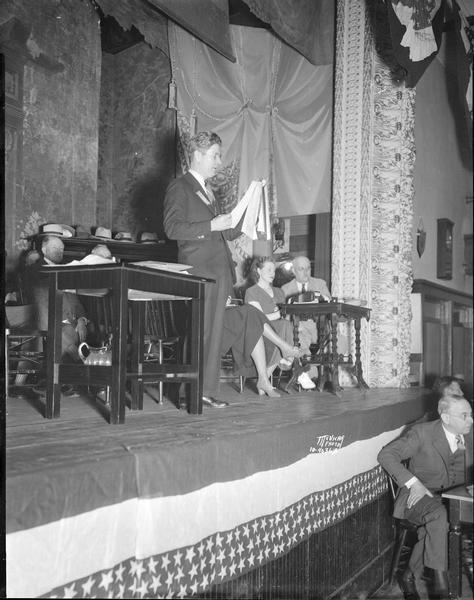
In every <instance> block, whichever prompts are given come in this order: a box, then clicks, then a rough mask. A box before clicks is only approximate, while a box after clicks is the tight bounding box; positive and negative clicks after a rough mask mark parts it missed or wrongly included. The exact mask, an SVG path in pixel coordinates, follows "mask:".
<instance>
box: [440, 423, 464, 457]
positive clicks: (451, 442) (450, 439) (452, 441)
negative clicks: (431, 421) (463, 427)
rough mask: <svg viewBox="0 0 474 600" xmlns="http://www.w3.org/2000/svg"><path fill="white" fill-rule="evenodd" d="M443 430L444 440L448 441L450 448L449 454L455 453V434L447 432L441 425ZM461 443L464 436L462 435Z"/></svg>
mask: <svg viewBox="0 0 474 600" xmlns="http://www.w3.org/2000/svg"><path fill="white" fill-rule="evenodd" d="M443 430H444V433H445V435H446V439H447V440H448V444H449V447H450V448H451V452H456V450H457V449H458V443H457V441H456V434H455V433H451V432H450V431H448V430H447V429H446V427H445V426H444V425H443ZM461 441H462V443H463V444H464V436H463V435H461Z"/></svg>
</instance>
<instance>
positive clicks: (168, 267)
mask: <svg viewBox="0 0 474 600" xmlns="http://www.w3.org/2000/svg"><path fill="white" fill-rule="evenodd" d="M130 264H131V265H136V266H137V267H148V268H149V269H158V270H159V271H173V272H174V273H184V274H187V275H189V273H188V269H192V268H193V267H192V266H191V265H183V264H181V263H168V262H161V261H159V260H141V261H139V262H133V263H130Z"/></svg>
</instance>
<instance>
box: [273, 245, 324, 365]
mask: <svg viewBox="0 0 474 600" xmlns="http://www.w3.org/2000/svg"><path fill="white" fill-rule="evenodd" d="M292 270H293V274H294V278H293V279H292V280H291V281H289V282H288V283H285V284H284V285H282V286H281V289H282V290H283V292H284V294H285V298H287V299H288V298H290V297H291V296H296V295H297V294H301V293H303V292H314V293H315V294H318V293H319V298H320V299H322V300H324V301H326V302H328V301H329V300H331V292H330V291H329V289H328V286H327V284H326V282H325V281H324V279H318V278H317V277H312V276H311V263H310V261H309V259H308V258H307V257H306V256H296V257H295V258H294V259H293V267H292ZM298 337H299V342H300V349H301V351H302V352H303V353H304V354H307V355H309V354H311V350H310V345H311V344H316V343H317V341H318V331H317V327H316V323H315V322H314V321H313V320H312V319H307V320H300V322H299V328H298Z"/></svg>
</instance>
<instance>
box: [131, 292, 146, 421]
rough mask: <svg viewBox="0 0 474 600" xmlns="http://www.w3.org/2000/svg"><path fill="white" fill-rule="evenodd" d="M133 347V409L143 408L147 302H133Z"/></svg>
mask: <svg viewBox="0 0 474 600" xmlns="http://www.w3.org/2000/svg"><path fill="white" fill-rule="evenodd" d="M131 304H132V327H131V329H132V332H131V333H132V348H131V353H130V362H131V364H130V370H131V372H132V373H136V374H137V376H136V377H135V375H134V376H132V378H131V383H130V387H131V394H132V399H131V404H130V408H131V409H132V410H143V377H141V375H142V374H143V346H144V330H145V311H146V305H145V302H132V303H131Z"/></svg>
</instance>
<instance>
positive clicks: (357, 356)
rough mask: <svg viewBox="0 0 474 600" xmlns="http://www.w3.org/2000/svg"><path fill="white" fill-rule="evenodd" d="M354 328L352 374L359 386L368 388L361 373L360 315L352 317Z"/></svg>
mask: <svg viewBox="0 0 474 600" xmlns="http://www.w3.org/2000/svg"><path fill="white" fill-rule="evenodd" d="M354 329H355V364H354V374H355V376H356V378H357V383H358V384H359V388H360V389H365V390H368V389H369V386H368V385H367V384H366V383H365V381H364V376H363V373H362V361H361V360H360V317H356V318H355V319H354Z"/></svg>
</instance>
